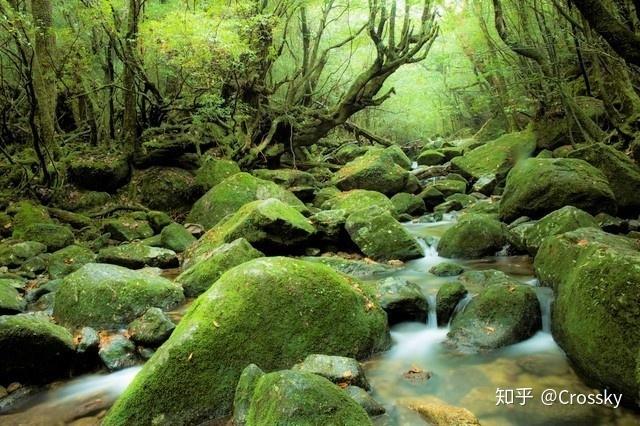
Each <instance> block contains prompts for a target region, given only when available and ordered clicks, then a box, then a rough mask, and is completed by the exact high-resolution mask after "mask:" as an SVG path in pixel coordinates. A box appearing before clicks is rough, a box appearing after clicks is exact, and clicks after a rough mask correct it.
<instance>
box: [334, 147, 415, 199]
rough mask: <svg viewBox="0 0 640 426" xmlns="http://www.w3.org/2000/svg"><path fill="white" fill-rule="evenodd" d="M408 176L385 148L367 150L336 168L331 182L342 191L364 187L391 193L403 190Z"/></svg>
mask: <svg viewBox="0 0 640 426" xmlns="http://www.w3.org/2000/svg"><path fill="white" fill-rule="evenodd" d="M409 176H410V174H409V172H408V171H407V170H406V169H405V168H403V167H402V166H400V165H398V164H397V163H396V162H395V161H394V159H393V158H392V156H391V155H390V154H389V153H388V152H387V151H386V150H369V151H368V152H367V153H366V154H365V155H363V156H362V157H358V158H356V159H355V160H353V161H351V162H350V163H347V164H346V165H345V166H343V167H342V168H341V169H340V170H338V171H337V172H336V173H335V175H334V179H333V184H334V185H335V186H336V187H338V188H339V189H341V190H343V191H349V190H353V189H365V190H370V191H378V192H381V193H383V194H386V195H393V194H396V193H398V192H402V191H403V190H404V188H405V187H406V186H407V183H408V180H409Z"/></svg>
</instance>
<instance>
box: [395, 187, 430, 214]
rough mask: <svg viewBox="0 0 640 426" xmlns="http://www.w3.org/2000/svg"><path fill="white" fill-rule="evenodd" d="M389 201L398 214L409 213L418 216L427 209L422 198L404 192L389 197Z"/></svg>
mask: <svg viewBox="0 0 640 426" xmlns="http://www.w3.org/2000/svg"><path fill="white" fill-rule="evenodd" d="M391 203H392V204H393V207H394V208H395V211H396V214H398V215H401V214H409V215H412V216H418V215H421V214H423V213H424V212H426V210H427V208H426V206H425V203H424V200H423V199H422V198H420V197H419V196H417V195H413V194H408V193H406V192H401V193H399V194H396V195H394V196H393V197H391Z"/></svg>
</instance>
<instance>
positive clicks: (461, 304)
mask: <svg viewBox="0 0 640 426" xmlns="http://www.w3.org/2000/svg"><path fill="white" fill-rule="evenodd" d="M471 299H473V296H472V295H471V293H467V294H465V296H464V297H463V298H462V299H460V301H459V302H458V304H457V305H456V307H455V309H454V310H453V314H451V318H449V324H448V325H447V327H451V321H453V318H455V316H456V315H458V314H459V313H460V312H462V311H464V310H465V308H466V307H467V305H468V304H469V302H471Z"/></svg>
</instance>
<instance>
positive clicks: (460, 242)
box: [438, 214, 509, 259]
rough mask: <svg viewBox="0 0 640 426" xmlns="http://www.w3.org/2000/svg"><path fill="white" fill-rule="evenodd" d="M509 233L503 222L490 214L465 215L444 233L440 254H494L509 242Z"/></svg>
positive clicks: (454, 256) (462, 257) (481, 255)
mask: <svg viewBox="0 0 640 426" xmlns="http://www.w3.org/2000/svg"><path fill="white" fill-rule="evenodd" d="M508 233H509V231H508V230H507V228H506V226H505V225H504V224H503V223H501V222H499V221H497V220H496V219H494V218H493V217H491V216H489V215H482V214H473V215H465V216H464V217H462V218H461V219H460V220H459V221H458V223H456V224H455V225H454V226H452V227H451V228H449V229H448V230H447V231H446V232H445V233H444V235H442V238H441V239H440V242H439V243H438V254H439V255H440V256H442V257H448V258H459V259H477V258H480V257H484V256H492V255H495V254H496V253H497V252H499V251H500V250H502V248H503V247H504V246H505V245H506V244H507V242H508Z"/></svg>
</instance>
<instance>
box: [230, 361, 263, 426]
mask: <svg viewBox="0 0 640 426" xmlns="http://www.w3.org/2000/svg"><path fill="white" fill-rule="evenodd" d="M262 376H264V371H262V370H261V369H260V367H258V366H257V365H255V364H249V365H248V366H247V367H246V368H245V369H244V370H242V374H241V375H240V379H239V380H238V385H237V386H236V394H235V397H234V399H233V424H234V425H236V426H245V425H246V424H247V417H248V416H249V408H250V407H251V400H252V399H253V393H254V391H255V389H256V385H257V384H258V382H259V381H260V379H261V378H262Z"/></svg>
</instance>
